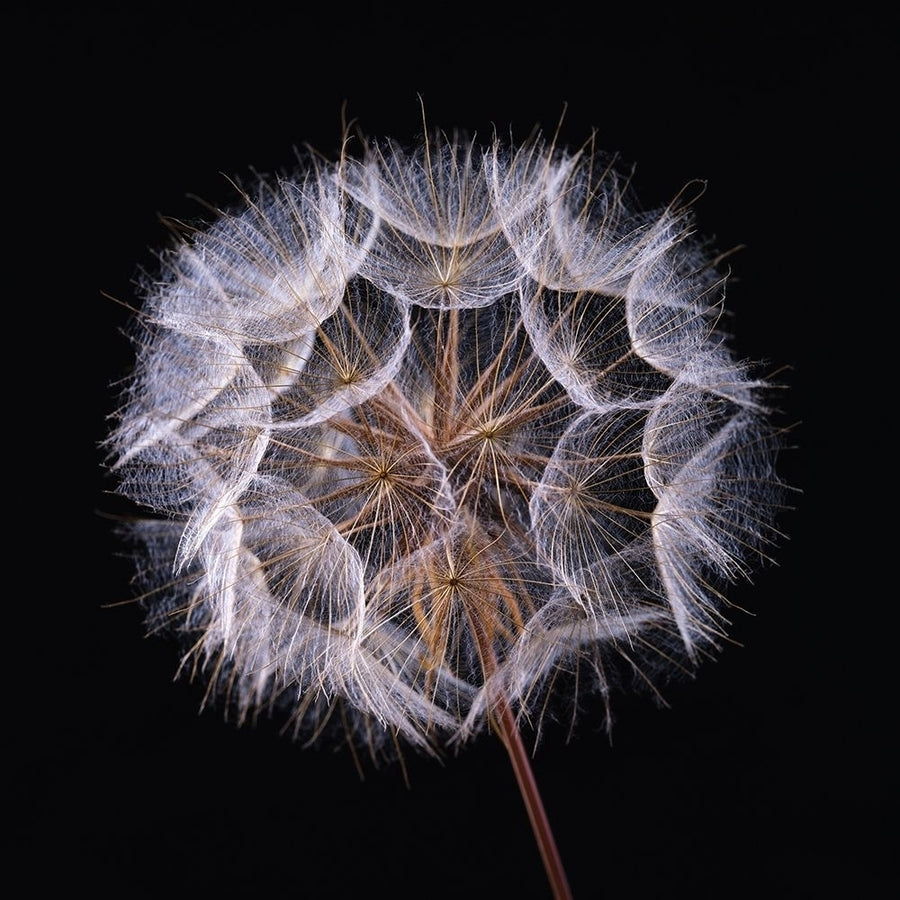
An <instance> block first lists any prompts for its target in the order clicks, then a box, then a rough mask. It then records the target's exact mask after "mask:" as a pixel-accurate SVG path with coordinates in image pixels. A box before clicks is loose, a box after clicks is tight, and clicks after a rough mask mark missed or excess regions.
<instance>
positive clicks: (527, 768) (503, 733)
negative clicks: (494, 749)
mask: <svg viewBox="0 0 900 900" xmlns="http://www.w3.org/2000/svg"><path fill="white" fill-rule="evenodd" d="M496 713H497V721H496V723H495V725H496V728H497V732H498V735H499V737H500V740H501V741H502V742H503V746H504V747H506V752H507V753H508V754H509V758H510V761H511V762H512V767H513V771H514V772H515V775H516V781H517V782H518V784H519V792H520V793H521V795H522V799H523V800H524V801H525V808H526V809H527V810H528V818H529V819H530V820H531V830H532V831H533V832H534V837H535V840H536V841H537V845H538V849H539V850H540V852H541V859H542V860H543V862H544V870H545V871H546V873H547V879H548V880H549V882H550V887H551V888H552V890H553V897H554V900H572V891H571V890H570V888H569V882H568V878H567V877H566V872H565V869H564V868H563V864H562V859H561V858H560V855H559V850H558V849H557V847H556V840H555V839H554V837H553V832H552V830H551V828H550V820H549V819H548V818H547V812H546V810H545V809H544V802H543V800H542V799H541V795H540V791H539V790H538V786H537V781H536V780H535V777H534V772H533V770H532V768H531V763H530V761H529V759H528V754H527V752H526V750H525V745H524V744H523V742H522V735H521V734H520V733H519V728H518V726H517V725H516V720H515V716H513V713H512V710H511V709H510V707H509V704H508V703H507V702H506V700H505V698H503V697H500V698H498V701H497V704H496Z"/></svg>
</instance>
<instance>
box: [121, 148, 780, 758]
mask: <svg viewBox="0 0 900 900" xmlns="http://www.w3.org/2000/svg"><path fill="white" fill-rule="evenodd" d="M298 162H299V166H298V169H297V171H295V172H292V173H290V174H289V175H283V176H278V177H265V176H254V177H253V179H251V180H250V181H249V182H248V183H246V184H244V185H241V186H239V194H240V204H239V205H238V206H237V207H236V208H234V209H232V210H226V211H221V212H219V213H217V215H216V216H215V217H213V218H212V220H211V221H207V222H205V223H204V224H203V225H202V226H194V227H191V228H182V229H181V230H180V235H179V238H178V240H177V241H176V242H175V243H174V244H173V245H172V246H170V247H168V248H167V249H166V250H165V251H163V252H162V253H161V254H160V258H159V269H158V271H157V272H155V273H154V274H153V275H152V276H148V277H146V278H143V279H142V280H141V282H140V283H139V288H140V293H141V299H142V307H141V311H140V314H139V315H138V316H136V317H135V321H134V327H133V330H132V335H131V336H132V337H133V339H134V346H135V351H136V354H135V365H134V368H133V370H132V371H131V372H130V373H129V375H128V376H127V377H126V380H125V383H124V386H123V388H122V391H121V398H120V399H121V402H120V405H119V406H118V408H117V412H116V413H115V422H114V426H113V428H112V430H111V433H110V436H109V440H108V449H109V452H110V458H111V462H110V465H111V467H112V468H113V469H114V471H115V472H116V473H117V475H118V477H119V481H118V485H119V490H120V492H121V494H122V495H124V496H126V497H128V498H130V499H131V500H133V501H136V503H137V504H139V505H140V507H141V508H143V509H145V510H146V511H147V513H148V515H147V516H146V517H142V518H141V521H139V522H137V523H136V525H135V526H134V528H133V529H132V537H133V538H134V539H135V557H136V559H137V570H138V582H139V584H140V585H141V591H142V596H143V598H144V600H143V602H144V605H145V609H146V612H147V617H148V623H149V625H150V627H151V628H153V629H163V628H164V629H167V630H170V631H174V632H176V633H177V634H179V635H180V636H181V637H182V638H183V640H184V659H183V666H184V668H185V671H189V672H190V673H192V675H194V676H198V677H202V678H203V679H204V680H205V682H206V683H207V684H208V686H209V695H210V697H216V698H218V700H219V702H220V703H221V704H222V705H223V706H224V708H225V709H226V710H228V711H229V713H230V714H232V715H236V717H237V718H238V720H245V719H247V718H252V717H254V716H256V715H257V714H258V713H259V712H260V711H261V710H267V711H270V712H271V711H273V710H279V711H281V712H282V713H283V714H284V715H286V717H287V721H288V722H289V723H290V724H291V725H292V726H293V728H294V729H295V732H296V734H297V735H305V736H306V737H310V738H311V737H316V736H321V735H323V734H326V733H328V732H329V730H330V729H331V725H332V724H333V723H338V722H339V723H340V726H339V728H340V729H341V733H342V734H346V736H347V737H348V738H349V739H350V740H351V741H353V742H355V743H358V742H365V743H369V744H372V745H374V746H381V747H382V748H383V747H384V746H390V744H391V743H392V742H394V741H395V740H396V738H398V737H402V738H403V739H405V741H407V742H408V743H410V744H412V745H415V746H417V747H420V748H423V749H425V750H434V751H437V750H438V749H439V748H442V747H449V746H453V745H456V746H460V745H462V744H464V743H465V742H466V741H468V740H470V739H471V738H472V737H473V736H475V735H477V734H478V733H479V732H480V731H482V730H483V729H484V727H485V726H486V725H487V724H489V723H490V722H491V719H492V716H493V715H494V714H495V713H496V710H497V705H498V703H503V704H508V707H507V708H509V709H512V710H515V712H516V714H517V715H518V716H520V717H522V716H526V717H528V718H529V719H530V720H531V721H532V722H539V721H540V717H541V715H542V714H543V712H544V711H546V710H548V709H550V708H558V705H559V704H558V703H557V707H553V704H549V703H548V702H547V700H548V697H550V696H551V695H553V696H554V698H555V700H556V701H560V700H561V701H562V704H563V705H566V704H568V705H570V706H571V708H573V709H574V706H575V703H576V698H575V691H574V685H576V684H577V685H579V689H580V690H591V691H598V692H600V693H601V694H602V695H604V696H607V695H608V694H609V693H610V691H611V689H612V688H613V687H614V686H615V685H616V684H617V683H618V682H619V681H620V680H621V679H622V678H623V677H625V676H627V675H628V674H629V673H630V674H633V675H636V676H638V680H641V679H646V680H648V681H651V682H652V681H653V680H654V679H655V678H657V676H659V675H661V673H664V672H666V671H667V670H669V669H671V668H672V667H673V666H674V667H681V668H686V669H691V668H693V667H694V666H695V665H696V664H697V663H698V662H699V661H700V660H701V659H702V658H703V657H704V656H706V655H709V654H711V653H714V652H715V651H716V650H717V649H718V647H719V646H720V643H721V641H722V640H723V638H725V637H726V634H727V628H728V619H727V611H728V608H729V607H728V602H727V600H726V597H725V595H724V593H723V591H724V590H725V589H726V588H727V587H728V586H729V585H730V584H731V583H733V582H735V581H736V580H739V579H741V578H744V577H746V576H747V575H748V574H750V573H751V572H752V571H753V570H754V568H755V567H756V566H757V564H759V563H761V562H762V561H764V560H765V558H766V555H767V552H768V551H767V548H768V547H769V546H770V545H771V543H772V541H773V539H774V537H775V536H776V532H775V528H774V524H773V523H774V520H775V516H776V512H777V510H778V509H779V507H780V503H781V498H782V494H783V488H782V485H781V483H780V481H779V478H778V476H777V475H776V471H775V459H776V453H777V450H778V439H777V434H776V430H775V429H774V428H773V426H772V425H771V421H770V420H771V416H770V412H769V409H768V408H767V406H766V405H765V404H764V403H763V401H762V399H761V398H762V396H763V394H764V393H765V389H766V387H767V384H766V383H765V382H764V381H762V380H758V379H755V378H754V377H753V376H752V375H751V371H750V366H749V365H748V364H746V363H743V362H740V361H738V360H737V359H736V358H735V356H734V354H733V352H732V350H731V349H730V348H729V342H728V336H727V334H726V333H725V332H724V330H723V329H722V327H721V322H722V317H723V312H724V308H723V302H724V287H725V281H726V277H725V275H724V274H723V273H722V272H721V271H719V269H718V266H717V260H716V259H715V258H714V257H713V255H712V254H711V253H710V252H709V250H708V249H707V246H706V245H705V244H704V243H703V242H701V241H700V240H698V239H697V238H696V237H695V235H694V232H693V224H692V213H691V211H690V208H689V204H687V203H681V202H678V201H676V202H673V203H672V204H670V205H669V206H667V207H666V208H663V209H657V210H654V211H652V212H646V211H642V210H640V209H639V208H638V207H637V206H636V205H635V203H634V202H633V201H632V199H631V188H630V185H629V181H628V179H627V178H625V177H623V176H622V175H620V174H618V173H617V172H616V170H615V167H614V164H613V163H614V160H613V158H612V157H609V156H605V155H604V154H602V153H601V152H600V151H598V150H597V149H596V148H595V146H594V140H593V138H591V139H590V140H589V141H588V142H586V143H585V145H584V146H582V147H581V148H580V149H578V150H574V151H569V150H565V149H562V148H560V147H559V146H557V145H556V144H555V142H548V141H546V140H545V139H543V138H542V137H541V136H539V135H538V136H537V137H535V138H532V139H531V140H529V141H528V142H526V143H522V144H515V143H513V142H511V141H510V142H504V141H501V140H500V139H499V138H497V137H496V136H495V137H494V138H493V139H492V140H491V141H489V142H488V143H487V144H486V145H484V146H482V145H479V144H478V143H477V142H476V141H474V140H470V139H468V138H467V137H465V136H464V135H462V134H459V133H454V134H453V135H447V134H445V133H438V132H435V133H433V134H430V135H428V136H426V137H424V138H423V139H422V140H421V142H420V143H419V144H418V145H416V146H412V147H406V146H403V145H401V144H399V143H397V142H394V141H390V140H384V141H369V140H366V141H364V148H363V152H361V153H360V154H358V155H357V156H353V155H351V154H350V153H349V152H346V153H344V154H342V155H341V156H340V158H339V159H337V160H335V161H334V162H330V161H327V160H324V159H323V158H322V157H321V156H319V155H317V154H314V153H312V152H309V153H304V154H302V155H300V157H299V160H298ZM563 685H568V687H562V686H563Z"/></svg>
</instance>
